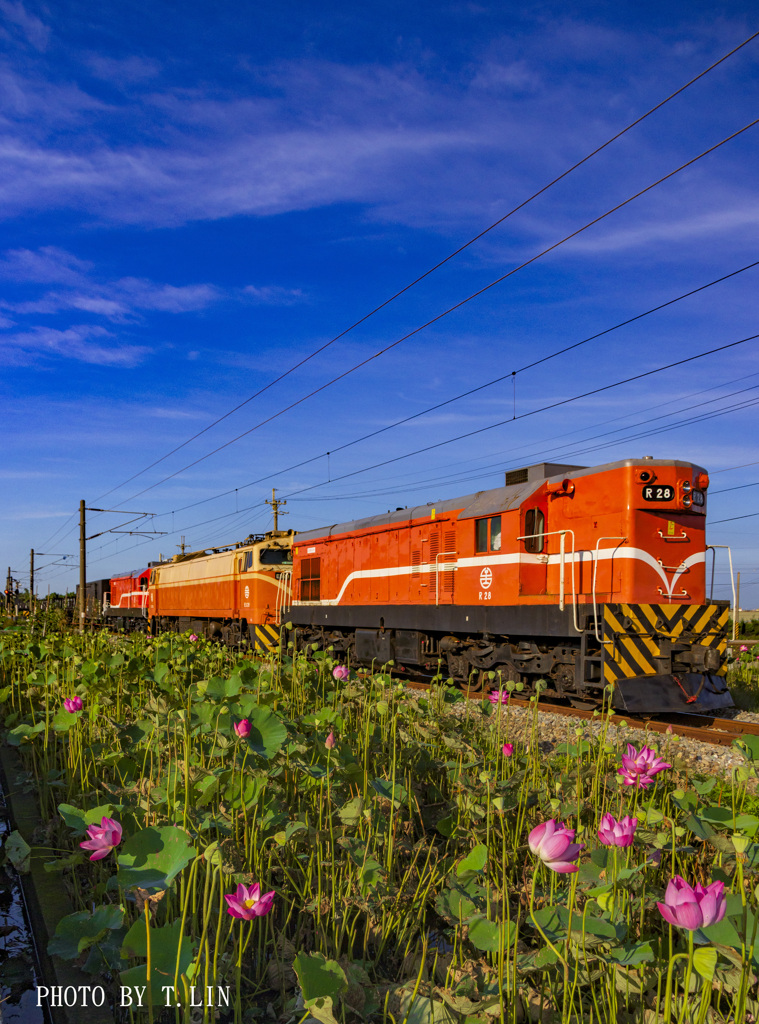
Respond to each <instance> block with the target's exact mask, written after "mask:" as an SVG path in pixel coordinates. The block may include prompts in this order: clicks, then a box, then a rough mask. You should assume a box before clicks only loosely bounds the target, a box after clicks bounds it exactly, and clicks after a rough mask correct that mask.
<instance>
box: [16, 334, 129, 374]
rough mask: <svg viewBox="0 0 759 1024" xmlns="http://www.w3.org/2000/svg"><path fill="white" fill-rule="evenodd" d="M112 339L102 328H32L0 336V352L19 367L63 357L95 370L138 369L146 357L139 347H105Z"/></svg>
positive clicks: (109, 345) (112, 344)
mask: <svg viewBox="0 0 759 1024" xmlns="http://www.w3.org/2000/svg"><path fill="white" fill-rule="evenodd" d="M112 337H113V336H112V335H111V334H110V333H109V332H108V331H106V330H105V329H104V328H103V327H98V326H93V325H91V324H77V325H74V326H72V327H69V328H68V329H67V330H56V329H55V328H53V327H34V328H32V329H31V330H28V331H19V332H16V333H14V334H4V335H0V352H3V355H4V358H5V359H6V360H8V361H11V362H14V363H16V364H22V365H24V364H26V365H28V364H30V363H37V362H39V361H40V360H45V359H47V358H50V357H63V358H66V359H74V360H77V361H79V362H83V363H91V364H94V365H97V366H119V367H124V368H127V367H133V366H137V365H139V363H141V362H142V360H143V359H144V358H145V356H146V355H147V354H148V349H147V348H145V347H143V346H139V345H123V344H118V343H115V342H113V343H109V341H108V339H110V338H112Z"/></svg>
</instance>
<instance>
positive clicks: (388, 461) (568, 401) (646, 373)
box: [286, 334, 759, 498]
mask: <svg viewBox="0 0 759 1024" xmlns="http://www.w3.org/2000/svg"><path fill="white" fill-rule="evenodd" d="M756 338H759V334H752V335H750V336H749V337H747V338H741V339H740V340H739V341H732V342H730V343H729V344H727V345H719V346H718V347H716V348H712V349H709V350H708V351H706V352H700V353H698V355H695V356H686V357H685V358H684V359H678V360H676V361H675V362H673V363H667V364H666V366H659V367H657V368H656V369H654V370H645V371H644V372H643V373H638V374H635V375H634V376H633V377H626V378H625V379H624V380H620V381H616V382H615V383H614V384H605V385H603V386H602V387H599V388H593V389H592V390H591V391H585V392H584V393H583V394H581V395H575V396H574V397H573V398H565V399H562V400H561V401H558V402H551V403H550V404H548V405H544V406H540V407H539V408H537V409H532V410H531V411H530V412H526V413H521V414H520V415H519V416H512V417H509V418H508V419H505V420H499V421H498V422H497V423H491V424H489V425H488V426H486V427H478V428H477V429H476V430H469V431H467V432H466V433H464V434H459V435H457V436H456V437H451V438H448V439H447V440H446V441H438V442H436V443H435V444H430V445H426V446H425V447H424V448H417V449H416V450H415V451H413V452H407V453H406V454H405V455H398V456H395V457H394V458H392V459H385V460H384V461H382V462H377V463H375V464H374V465H372V466H368V467H366V468H364V469H358V470H354V471H353V472H351V473H344V474H343V475H342V476H339V477H335V478H334V479H333V480H332V481H328V482H331V483H334V482H337V481H338V480H345V479H347V478H348V477H352V476H358V475H359V474H361V473H366V472H368V471H369V470H371V469H377V468H379V467H380V466H388V465H391V464H392V463H394V462H400V461H402V460H403V459H408V458H411V457H412V456H414V455H422V454H424V453H425V452H429V451H433V450H434V449H436V448H441V447H443V446H444V445H448V444H453V443H454V442H455V441H463V440H466V439H467V438H470V437H475V436H477V435H478V434H483V433H485V432H486V431H488V430H494V429H495V428H496V427H502V426H504V425H505V424H506V423H514V422H515V421H516V420H523V419H528V418H529V417H531V416H537V415H538V414H539V413H541V412H547V411H548V410H550V409H558V408H561V407H562V406H564V405H569V404H571V403H572V402H577V401H580V399H583V398H590V397H591V396H593V395H598V394H602V393H603V392H604V391H610V390H612V388H617V387H620V386H621V385H622V384H630V383H632V382H633V381H636V380H642V379H643V378H644V377H651V376H653V375H654V374H656V373H662V372H663V371H664V370H671V369H673V368H674V367H676V366H684V365H685V364H686V363H692V362H694V361H695V360H697V359H703V358H704V357H705V356H710V355H714V354H715V353H717V352H724V351H726V350H727V349H731V348H735V347H737V346H738V345H745V344H746V342H749V341H754V340H755V339H756ZM323 486H324V482H322V483H320V484H313V485H311V486H310V487H305V488H302V489H301V490H300V491H294V492H293V493H294V494H302V493H304V491H309V490H312V489H313V488H314V487H323ZM286 497H287V498H289V497H290V494H287V495H286Z"/></svg>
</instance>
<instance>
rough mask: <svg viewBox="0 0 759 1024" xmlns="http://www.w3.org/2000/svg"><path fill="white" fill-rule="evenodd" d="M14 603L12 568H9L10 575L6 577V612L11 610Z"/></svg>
mask: <svg viewBox="0 0 759 1024" xmlns="http://www.w3.org/2000/svg"><path fill="white" fill-rule="evenodd" d="M12 601H13V577H12V576H11V567H10V566H8V575H7V576H6V577H5V608H6V611H10V610H11V603H12Z"/></svg>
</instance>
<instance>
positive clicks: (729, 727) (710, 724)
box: [470, 694, 759, 747]
mask: <svg viewBox="0 0 759 1024" xmlns="http://www.w3.org/2000/svg"><path fill="white" fill-rule="evenodd" d="M470 696H471V697H474V696H475V694H470ZM479 696H481V695H479ZM509 703H510V704H511V705H512V707H517V708H531V707H534V705H533V704H532V703H530V701H527V700H520V699H519V698H517V697H513V696H512V697H511V699H510V700H509ZM538 711H539V712H543V713H545V714H556V715H564V716H565V717H567V718H579V719H581V720H582V721H593V720H595V719H598V720H600V719H604V720H608V722H609V723H610V724H611V725H616V726H620V725H623V724H624V725H626V726H629V727H630V728H631V729H647V730H650V731H651V732H658V733H664V734H667V733H674V734H676V735H677V736H682V737H683V738H684V739H691V740H698V741H700V742H701V743H711V744H712V745H714V746H718V747H729V746H731V745H732V742H733V740H735V739H740V737H741V736H745V735H750V736H759V724H756V723H754V722H738V721H736V720H735V719H732V718H719V717H717V716H714V715H692V714H687V713H685V712H684V713H682V714H680V713H679V712H678V713H675V714H671V715H667V716H666V719H664V720H662V718H657V719H649V718H636V717H634V716H630V715H617V714H610V715H607V714H600V715H599V714H596V713H595V712H594V711H592V710H588V709H586V708H573V707H566V706H565V705H562V704H547V703H545V702H540V703H539V704H538ZM683 718H689V719H691V720H694V719H696V720H698V721H699V722H703V723H704V724H703V725H702V726H695V725H688V724H686V723H685V722H683V721H681V719H683Z"/></svg>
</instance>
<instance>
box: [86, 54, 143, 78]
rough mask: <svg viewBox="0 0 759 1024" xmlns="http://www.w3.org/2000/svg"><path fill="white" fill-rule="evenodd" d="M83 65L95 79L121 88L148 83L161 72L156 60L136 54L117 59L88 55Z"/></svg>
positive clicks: (100, 55) (101, 55)
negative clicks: (100, 79) (137, 83)
mask: <svg viewBox="0 0 759 1024" xmlns="http://www.w3.org/2000/svg"><path fill="white" fill-rule="evenodd" d="M85 63H86V65H87V66H88V67H89V69H90V71H91V72H92V74H93V75H95V77H96V78H102V79H104V80H105V81H107V82H111V83H116V84H117V85H121V86H124V85H132V84H134V83H136V82H146V81H149V80H150V79H152V78H155V77H156V76H157V75H159V74H160V72H161V65H160V64H159V63H158V61H157V60H154V59H153V58H151V57H142V56H138V55H137V54H132V55H131V56H129V57H123V58H117V57H106V56H104V55H103V54H100V53H90V54H88V55H87V56H86V57H85Z"/></svg>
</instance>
